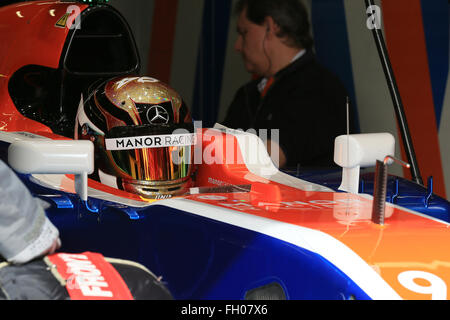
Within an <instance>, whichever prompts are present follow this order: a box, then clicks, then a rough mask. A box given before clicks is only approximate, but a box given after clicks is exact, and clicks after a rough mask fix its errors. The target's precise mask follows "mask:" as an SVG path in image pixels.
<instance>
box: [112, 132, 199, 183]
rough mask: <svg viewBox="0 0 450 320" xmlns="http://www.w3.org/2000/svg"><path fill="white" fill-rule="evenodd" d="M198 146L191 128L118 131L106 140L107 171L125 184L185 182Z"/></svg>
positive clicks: (189, 173)
mask: <svg viewBox="0 0 450 320" xmlns="http://www.w3.org/2000/svg"><path fill="white" fill-rule="evenodd" d="M195 143H196V136H195V134H194V132H193V126H192V125H190V124H183V125H181V126H180V124H178V125H176V127H175V126H174V125H167V126H160V125H159V126H157V127H156V126H155V127H153V126H149V125H145V126H123V127H114V128H113V129H111V131H110V132H108V134H107V135H106V136H105V149H106V151H107V154H108V155H109V157H110V161H109V164H108V165H109V166H110V167H109V168H107V171H109V172H111V173H115V174H116V175H117V176H119V177H121V178H122V179H123V180H139V181H143V180H144V181H152V182H161V181H172V182H176V181H183V180H186V179H187V178H189V176H190V175H191V170H192V169H191V168H192V163H193V148H194V145H195ZM105 169H106V168H105Z"/></svg>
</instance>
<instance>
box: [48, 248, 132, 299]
mask: <svg viewBox="0 0 450 320" xmlns="http://www.w3.org/2000/svg"><path fill="white" fill-rule="evenodd" d="M47 258H48V260H49V261H50V262H51V263H52V264H53V265H54V266H55V267H56V269H57V271H58V273H59V274H60V276H61V277H62V278H63V279H64V280H65V282H66V289H67V291H68V293H69V296H70V298H71V299H73V300H132V299H133V297H132V295H131V293H130V291H129V289H128V286H127V285H126V284H125V282H124V281H123V279H122V277H121V276H120V274H119V273H118V272H117V271H116V270H115V269H114V267H113V266H112V265H111V264H110V263H109V262H107V261H106V260H105V259H104V257H103V256H102V255H101V254H99V253H93V252H84V253H82V254H69V253H58V254H53V255H50V256H48V257H47Z"/></svg>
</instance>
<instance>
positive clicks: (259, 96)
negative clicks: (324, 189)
mask: <svg viewBox="0 0 450 320" xmlns="http://www.w3.org/2000/svg"><path fill="white" fill-rule="evenodd" d="M235 10H236V13H237V14H238V22H237V32H238V38H237V40H236V43H235V50H236V51H237V52H239V53H240V54H241V55H242V58H243V60H244V65H245V68H246V70H247V71H248V72H249V73H251V74H252V75H253V77H254V78H253V80H252V81H250V82H249V83H247V84H245V85H244V86H242V87H241V88H240V89H239V90H238V91H237V93H236V95H235V97H234V100H233V101H232V103H231V105H230V107H229V109H228V112H227V115H226V117H225V120H224V122H223V123H222V124H223V125H225V126H226V127H229V128H234V129H242V130H248V129H250V128H252V129H256V130H258V129H269V130H268V131H269V133H270V132H271V130H270V129H279V139H272V142H267V146H268V152H269V154H274V155H277V154H279V159H273V160H274V162H275V163H276V164H278V165H279V167H280V168H283V167H298V166H300V167H328V166H333V165H334V162H333V152H334V139H335V138H336V137H337V136H339V135H341V134H345V133H346V131H347V127H346V123H347V119H346V116H347V112H346V110H347V109H346V102H347V93H346V90H345V88H344V86H343V85H342V84H341V82H340V81H339V79H338V78H337V77H336V76H335V75H334V74H332V73H331V72H330V71H328V70H327V69H325V68H324V67H323V66H321V65H320V64H319V63H318V62H317V60H316V58H315V55H314V53H313V51H312V45H313V40H312V38H311V36H310V26H309V21H308V14H307V11H306V9H305V8H304V6H303V5H302V4H301V2H300V1H299V0H240V1H238V3H237V4H236V7H235ZM350 123H354V121H352V120H351V119H350ZM272 133H273V132H272ZM270 138H271V137H270V135H269V137H268V139H269V140H270ZM276 140H278V144H277V141H276ZM271 147H272V148H274V147H275V148H278V150H276V151H278V152H274V150H271Z"/></svg>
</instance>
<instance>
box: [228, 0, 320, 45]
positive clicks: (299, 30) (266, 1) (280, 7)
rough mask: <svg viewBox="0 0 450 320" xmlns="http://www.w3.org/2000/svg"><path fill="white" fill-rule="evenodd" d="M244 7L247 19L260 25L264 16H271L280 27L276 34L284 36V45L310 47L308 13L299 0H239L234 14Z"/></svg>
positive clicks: (311, 42)
mask: <svg viewBox="0 0 450 320" xmlns="http://www.w3.org/2000/svg"><path fill="white" fill-rule="evenodd" d="M244 9H247V19H248V20H249V21H251V22H253V23H255V24H258V25H262V24H263V23H264V19H265V18H266V17H272V19H273V20H274V22H275V23H276V24H277V25H278V26H279V27H280V32H279V33H278V34H277V36H278V37H280V38H282V37H286V39H287V40H288V41H287V43H286V45H288V46H290V47H298V48H305V49H309V48H311V47H312V44H313V39H312V37H311V35H310V33H309V28H310V26H309V20H308V13H307V11H306V8H305V7H304V6H303V4H302V3H301V2H300V1H299V0H239V1H238V2H237V3H236V6H235V12H236V14H238V15H239V14H240V13H242V11H244Z"/></svg>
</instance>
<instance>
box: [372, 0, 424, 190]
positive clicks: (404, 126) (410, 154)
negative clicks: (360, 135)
mask: <svg viewBox="0 0 450 320" xmlns="http://www.w3.org/2000/svg"><path fill="white" fill-rule="evenodd" d="M365 1H366V9H368V8H369V7H370V6H374V5H375V3H374V0H365ZM373 13H374V12H372V14H373ZM372 34H373V37H374V39H375V44H376V46H377V50H378V55H379V56H380V60H381V64H382V66H383V70H384V74H385V76H386V81H387V85H388V87H389V91H390V93H391V98H392V102H393V103H394V109H395V114H396V115H397V123H398V125H399V127H400V133H401V136H402V140H403V145H404V147H405V151H406V156H407V158H408V162H409V163H410V164H411V176H412V179H413V180H414V181H415V182H416V183H418V184H420V185H423V180H422V177H421V175H420V171H419V166H418V164H417V159H416V154H415V152H414V147H413V144H412V141H411V135H410V133H409V128H408V122H407V120H406V116H405V112H404V109H403V103H402V99H401V97H400V93H399V90H398V87H397V82H396V80H395V76H394V72H393V71H392V66H391V62H390V60H389V54H388V52H387V49H386V44H385V42H384V38H383V33H382V32H381V29H380V28H378V27H377V26H375V27H374V28H372Z"/></svg>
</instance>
